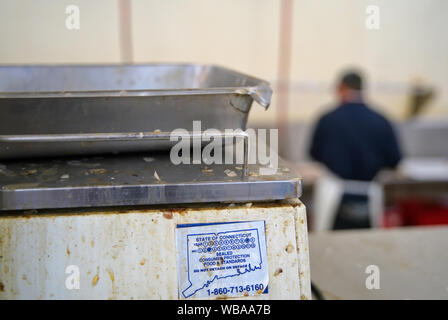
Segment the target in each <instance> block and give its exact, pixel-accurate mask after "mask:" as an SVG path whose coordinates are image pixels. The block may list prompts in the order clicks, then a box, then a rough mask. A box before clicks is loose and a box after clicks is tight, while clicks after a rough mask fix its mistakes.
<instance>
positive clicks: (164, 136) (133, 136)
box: [0, 131, 249, 176]
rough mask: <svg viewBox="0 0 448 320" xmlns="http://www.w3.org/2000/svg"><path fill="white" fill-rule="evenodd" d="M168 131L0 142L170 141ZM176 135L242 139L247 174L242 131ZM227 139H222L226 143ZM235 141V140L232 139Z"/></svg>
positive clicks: (20, 137) (6, 138)
mask: <svg viewBox="0 0 448 320" xmlns="http://www.w3.org/2000/svg"><path fill="white" fill-rule="evenodd" d="M171 136H172V135H171V133H170V132H157V133H156V132H128V133H124V132H121V133H109V134H104V133H84V134H82V133H80V134H59V135H57V134H47V135H15V136H14V135H11V136H6V135H5V136H0V142H9V143H35V142H52V143H56V142H59V143H66V142H96V141H135V140H151V141H170V139H171ZM175 136H176V137H179V138H180V137H187V138H189V139H198V140H199V141H201V142H202V141H204V138H208V140H210V138H213V139H218V138H221V139H226V138H232V140H233V139H238V138H241V139H243V153H244V159H243V172H242V174H243V176H247V174H248V161H249V154H248V151H249V135H248V134H247V133H246V132H244V131H241V132H233V133H226V132H222V133H221V132H219V133H218V132H213V133H211V132H210V133H208V132H187V133H185V134H179V133H176V134H175ZM226 141H227V140H224V141H223V145H224V143H226ZM234 142H237V141H234Z"/></svg>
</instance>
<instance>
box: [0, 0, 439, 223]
mask: <svg viewBox="0 0 448 320" xmlns="http://www.w3.org/2000/svg"><path fill="white" fill-rule="evenodd" d="M70 5H75V6H77V7H78V8H79V18H80V19H79V21H80V24H79V29H76V28H75V29H69V28H67V27H66V19H67V17H68V14H67V13H66V8H67V6H70ZM372 5H373V6H374V11H375V10H376V9H377V10H378V12H376V13H377V18H378V20H377V21H376V22H377V23H376V24H375V23H374V26H373V27H372V25H370V27H369V19H371V18H372V11H371V10H370V9H369V6H372ZM447 21H448V2H447V1H445V0H426V1H421V0H394V1H390V0H389V1H388V0H357V1H353V0H339V1H330V0H328V1H312V0H244V1H241V0H239V1H238V0H226V1H219V0H176V1H163V0H95V1H91V0H59V1H53V0H10V1H8V0H2V1H0V43H1V45H0V64H62V63H64V64H65V63H69V64H72V63H73V64H81V63H82V64H84V63H94V64H105V63H145V62H187V63H205V64H207V63H210V64H218V65H222V66H225V67H228V68H231V69H235V70H238V71H240V72H243V73H246V74H249V75H253V76H256V77H258V78H261V79H265V80H267V81H269V82H270V83H271V84H272V87H273V89H274V95H273V100H272V104H271V107H270V108H269V109H268V110H267V111H264V109H263V108H261V107H259V106H257V105H255V104H254V106H253V107H252V110H251V113H250V116H249V127H254V128H279V129H280V136H279V143H280V155H281V156H282V157H283V158H285V159H286V160H288V161H289V162H290V163H292V164H293V165H294V166H295V167H296V168H297V171H298V172H299V173H300V174H301V175H302V176H303V178H304V194H303V198H302V200H303V201H304V202H305V204H306V205H307V206H308V210H309V214H310V220H311V227H312V228H313V226H314V227H315V224H314V225H313V218H314V216H313V215H317V213H315V210H313V208H314V207H315V204H316V202H318V201H325V199H324V200H322V199H321V200H319V198H316V197H317V195H316V194H315V193H314V191H315V187H316V184H317V183H318V181H319V179H320V177H321V176H322V174H323V172H324V171H325V169H324V168H323V167H322V166H321V165H318V164H316V163H315V162H313V161H311V159H310V158H309V155H308V145H309V140H310V134H311V133H310V132H312V128H313V126H314V124H315V122H316V121H317V119H318V117H319V116H320V115H322V113H323V112H325V111H327V110H329V109H330V108H332V107H333V106H335V84H336V83H335V82H336V76H337V75H338V73H339V72H340V71H342V70H343V69H345V68H346V67H351V66H355V67H359V68H361V69H362V70H363V71H364V73H365V74H366V75H367V78H366V79H365V80H366V81H367V83H366V85H367V90H366V91H367V100H368V101H369V103H370V105H371V106H372V107H373V108H374V109H375V110H377V111H379V112H380V113H382V114H383V115H385V116H387V117H388V119H389V120H390V121H391V122H392V123H393V125H394V128H395V130H396V132H397V134H398V137H399V141H400V144H401V146H402V152H403V160H402V161H401V163H400V167H399V169H398V170H394V171H384V172H381V174H379V175H378V177H377V178H376V179H375V183H377V185H378V186H380V188H381V197H379V199H380V200H378V201H380V202H381V209H380V211H381V217H382V218H381V222H380V225H381V226H386V227H393V226H400V225H422V224H448V162H447V158H448V142H447V139H446V138H448V76H447V74H448V59H447V56H448V42H447V41H446V40H445V39H446V35H444V32H446V30H447Z"/></svg>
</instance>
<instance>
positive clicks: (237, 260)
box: [176, 221, 269, 299]
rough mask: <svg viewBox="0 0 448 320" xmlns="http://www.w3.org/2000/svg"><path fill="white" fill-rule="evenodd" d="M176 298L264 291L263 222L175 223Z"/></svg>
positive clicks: (265, 289) (236, 294) (266, 271)
mask: <svg viewBox="0 0 448 320" xmlns="http://www.w3.org/2000/svg"><path fill="white" fill-rule="evenodd" d="M176 238H177V270H178V279H179V298H181V299H189V298H230V297H244V296H254V295H260V294H266V293H267V292H268V283H269V274H268V265H267V262H268V261H267V254H266V236H265V222H264V221H242V222H224V223H205V224H182V225H177V229H176Z"/></svg>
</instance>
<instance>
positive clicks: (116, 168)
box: [0, 153, 301, 211]
mask: <svg viewBox="0 0 448 320" xmlns="http://www.w3.org/2000/svg"><path fill="white" fill-rule="evenodd" d="M261 167H262V166H260V165H258V164H257V165H249V175H248V176H247V177H243V176H242V165H224V164H222V165H219V164H214V165H210V166H206V165H204V164H202V165H200V164H198V165H182V164H180V165H174V164H173V163H172V162H171V161H170V158H169V155H168V154H166V153H151V154H130V155H129V154H125V155H120V156H108V157H107V156H105V157H90V158H66V159H50V160H33V161H26V160H23V161H2V162H0V210H3V211H5V210H24V209H42V208H75V207H96V206H120V205H149V204H166V203H197V202H223V201H224V202H231V201H266V200H280V199H291V198H297V197H299V196H300V195H301V180H300V178H299V176H298V175H297V174H296V173H295V172H294V171H293V170H292V169H289V168H288V167H287V166H286V165H285V163H284V162H282V161H279V168H278V170H277V173H275V174H273V175H260V174H259V169H260V168H261ZM226 170H230V171H226Z"/></svg>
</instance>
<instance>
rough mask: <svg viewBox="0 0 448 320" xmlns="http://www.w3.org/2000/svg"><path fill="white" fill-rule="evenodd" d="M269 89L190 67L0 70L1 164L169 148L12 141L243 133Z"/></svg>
mask: <svg viewBox="0 0 448 320" xmlns="http://www.w3.org/2000/svg"><path fill="white" fill-rule="evenodd" d="M271 93H272V90H271V88H270V85H269V83H267V82H266V81H263V80H260V79H256V78H254V77H250V76H247V75H244V74H241V73H238V72H235V71H232V70H229V69H226V68H222V67H217V66H211V65H196V64H141V65H71V66H68V65H59V66H0V159H13V158H24V157H38V156H47V157H48V156H61V155H89V154H101V153H113V152H126V151H144V150H155V149H165V150H166V149H169V147H170V146H171V145H172V144H170V143H168V142H166V141H165V142H160V141H153V140H151V141H149V140H141V139H140V140H139V139H133V140H126V141H122V140H116V139H115V140H110V141H93V142H92V141H88V140H82V136H80V137H81V139H80V140H81V142H60V141H57V140H54V141H52V142H48V141H41V142H33V141H32V140H28V141H15V142H11V141H10V139H9V138H10V137H14V136H21V135H31V136H35V137H39V136H41V135H55V136H56V137H57V136H58V135H61V134H71V135H79V134H81V133H84V134H89V133H101V134H114V133H130V132H134V133H135V132H137V133H138V132H153V131H156V130H160V131H162V132H171V131H173V130H175V129H178V128H183V129H185V130H191V127H192V124H193V121H195V120H200V121H201V125H202V129H203V130H206V129H211V128H214V129H217V130H221V131H224V129H238V128H240V129H243V130H244V129H245V127H246V122H247V117H248V113H249V110H250V108H251V105H252V102H253V100H255V101H257V103H258V104H260V105H261V106H263V107H264V108H267V107H268V106H269V104H270V100H271Z"/></svg>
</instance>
